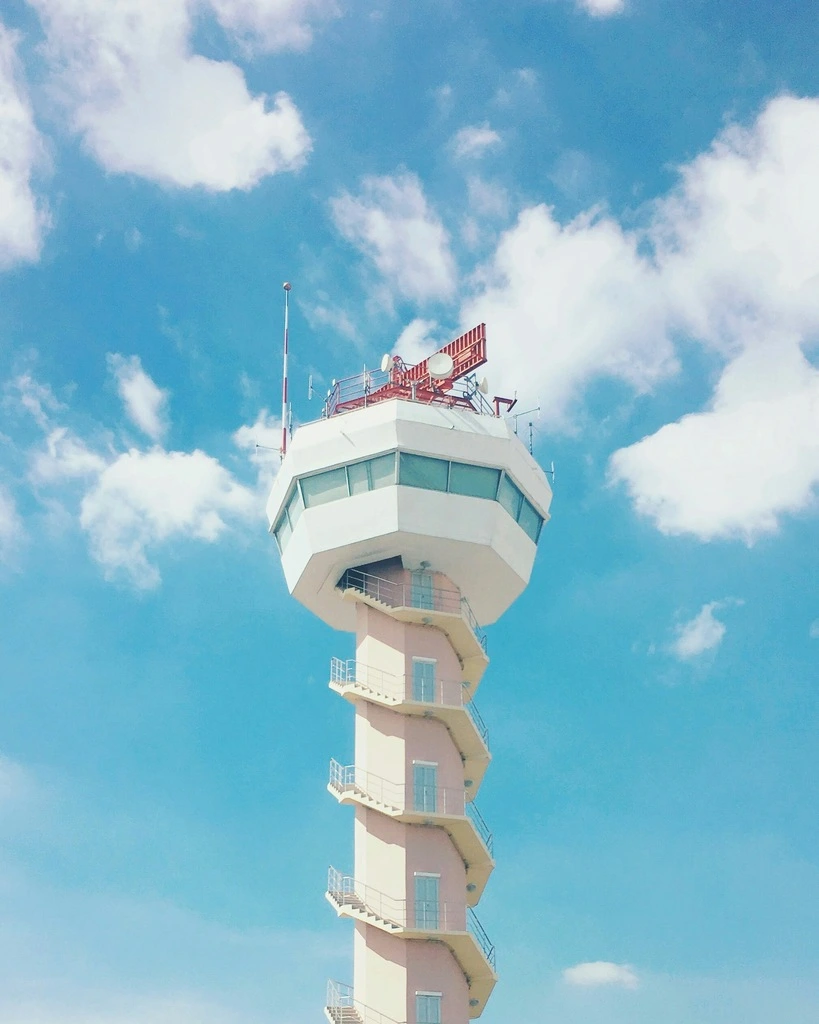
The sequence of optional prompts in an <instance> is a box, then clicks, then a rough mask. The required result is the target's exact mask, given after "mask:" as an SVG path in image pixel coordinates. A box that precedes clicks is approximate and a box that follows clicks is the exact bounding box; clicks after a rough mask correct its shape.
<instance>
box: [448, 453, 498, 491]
mask: <svg viewBox="0 0 819 1024" xmlns="http://www.w3.org/2000/svg"><path fill="white" fill-rule="evenodd" d="M499 480H500V470H499V469H490V468H489V467H488V466H466V465H464V463H462V462H453V463H452V467H451V469H450V471H449V489H450V491H452V493H453V494H468V495H469V496H470V497H473V498H492V499H494V497H495V495H496V494H497V493H498V481H499Z"/></svg>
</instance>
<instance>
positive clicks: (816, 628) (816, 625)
mask: <svg viewBox="0 0 819 1024" xmlns="http://www.w3.org/2000/svg"><path fill="white" fill-rule="evenodd" d="M808 636H809V637H810V638H811V640H819V619H816V620H815V621H814V622H812V623H811V624H810V627H809V629H808Z"/></svg>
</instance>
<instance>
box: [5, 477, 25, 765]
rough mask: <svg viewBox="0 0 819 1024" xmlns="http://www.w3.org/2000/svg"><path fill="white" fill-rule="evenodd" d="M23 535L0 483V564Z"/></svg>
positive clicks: (8, 559)
mask: <svg viewBox="0 0 819 1024" xmlns="http://www.w3.org/2000/svg"><path fill="white" fill-rule="evenodd" d="M23 536H24V530H23V522H22V520H21V519H20V516H19V514H18V512H17V505H16V504H15V501H14V498H13V497H12V496H11V494H10V493H9V492H8V491H7V490H6V489H5V488H4V487H3V486H2V485H1V484H0V564H5V565H8V564H9V563H10V562H11V561H12V560H13V558H14V555H15V554H16V552H17V549H18V547H19V545H20V542H21V541H22V539H23ZM0 785H1V784H0Z"/></svg>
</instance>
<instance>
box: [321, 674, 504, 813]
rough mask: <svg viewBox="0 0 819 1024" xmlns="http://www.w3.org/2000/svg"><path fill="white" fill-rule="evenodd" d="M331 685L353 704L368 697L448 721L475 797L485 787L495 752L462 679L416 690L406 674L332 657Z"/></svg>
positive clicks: (403, 711) (438, 681)
mask: <svg viewBox="0 0 819 1024" xmlns="http://www.w3.org/2000/svg"><path fill="white" fill-rule="evenodd" d="M329 685H330V689H331V690H333V692H334V693H337V694H339V696H341V697H344V698H345V700H348V701H350V703H353V704H354V703H355V702H356V701H357V700H367V701H371V702H372V703H375V704H380V705H381V706H382V707H387V708H390V709H391V710H393V711H397V712H398V713H399V714H402V715H414V716H416V717H419V718H434V719H437V720H438V721H441V722H443V723H444V725H445V726H446V727H447V729H448V730H449V732H450V735H451V736H452V739H453V740H454V742H455V745H456V746H457V748H458V751H459V752H460V755H461V758H462V759H463V762H464V777H465V779H467V780H468V782H467V785H468V786H469V789H470V792H469V794H468V797H467V799H472V798H473V797H474V795H475V793H477V791H478V788H479V787H480V784H481V782H482V781H483V777H484V775H485V774H486V769H487V768H488V767H489V762H490V761H491V760H492V755H491V754H490V752H489V730H488V729H487V727H486V723H485V722H484V720H483V718H482V717H481V714H480V712H479V711H478V708H477V706H476V704H475V701H474V699H473V697H472V691H471V690H470V688H469V686H468V685H467V684H466V683H465V682H464V681H462V680H457V679H436V680H435V682H434V684H433V687H432V690H431V692H429V693H428V694H423V696H424V698H425V699H423V700H422V699H420V698H421V696H422V694H420V693H417V692H414V690H413V682H412V679H410V678H409V677H407V676H397V675H393V674H392V673H389V672H384V671H383V670H381V669H374V668H371V667H370V666H368V665H364V664H362V663H361V662H358V661H356V660H355V659H354V658H350V659H347V660H343V659H341V658H333V659H332V661H331V662H330V684H329Z"/></svg>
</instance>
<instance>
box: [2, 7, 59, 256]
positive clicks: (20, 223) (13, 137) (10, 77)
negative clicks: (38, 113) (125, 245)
mask: <svg viewBox="0 0 819 1024" xmlns="http://www.w3.org/2000/svg"><path fill="white" fill-rule="evenodd" d="M17 40H18V36H17V34H16V33H14V32H12V31H11V30H10V29H8V28H7V27H6V26H5V25H4V24H3V22H2V21H0V269H3V268H5V267H11V266H14V265H15V264H17V263H32V262H34V261H35V260H37V259H38V258H39V256H40V248H41V245H42V239H43V233H44V231H45V229H46V228H47V227H48V224H49V216H48V211H47V209H46V206H45V204H44V203H43V202H42V201H41V200H40V199H39V198H38V197H37V196H36V195H35V193H34V189H33V187H32V175H33V173H34V170H35V168H36V167H37V165H38V164H39V163H41V161H42V159H43V153H44V149H43V143H42V139H41V137H40V134H39V132H38V131H37V127H36V125H35V123H34V115H33V113H32V110H31V104H30V103H29V99H28V95H27V93H26V89H25V86H24V84H23V76H22V68H21V65H20V61H19V59H18V57H17V51H16V46H17Z"/></svg>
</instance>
